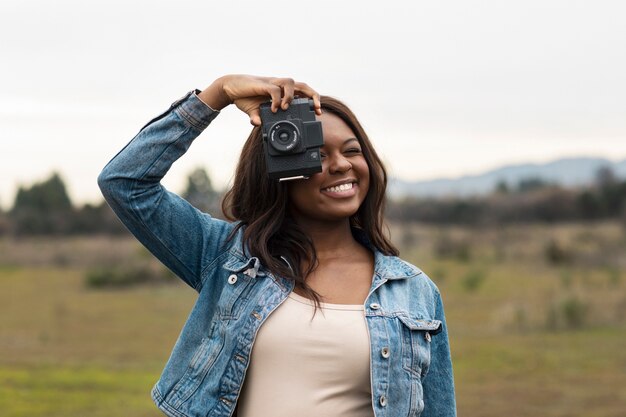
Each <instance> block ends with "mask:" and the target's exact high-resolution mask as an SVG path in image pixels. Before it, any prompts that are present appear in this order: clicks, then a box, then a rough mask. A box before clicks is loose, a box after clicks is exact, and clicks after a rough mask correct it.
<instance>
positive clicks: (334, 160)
mask: <svg viewBox="0 0 626 417" xmlns="http://www.w3.org/2000/svg"><path fill="white" fill-rule="evenodd" d="M351 169H352V164H351V163H350V161H349V160H348V159H347V158H346V157H345V156H343V155H342V154H336V155H333V156H331V157H330V158H329V165H328V171H329V172H330V173H331V174H341V173H343V172H348V171H350V170H351Z"/></svg>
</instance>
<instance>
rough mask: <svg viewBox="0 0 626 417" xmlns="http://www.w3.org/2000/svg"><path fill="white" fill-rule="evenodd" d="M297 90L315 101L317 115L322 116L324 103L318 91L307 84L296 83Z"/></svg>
mask: <svg viewBox="0 0 626 417" xmlns="http://www.w3.org/2000/svg"><path fill="white" fill-rule="evenodd" d="M295 90H296V91H297V92H299V93H302V94H304V95H305V96H307V97H309V98H311V99H312V100H313V107H314V108H315V113H316V114H317V115H321V114H322V102H321V100H320V95H319V93H318V92H317V91H315V90H314V89H312V88H311V87H309V85H308V84H307V83H296V84H295Z"/></svg>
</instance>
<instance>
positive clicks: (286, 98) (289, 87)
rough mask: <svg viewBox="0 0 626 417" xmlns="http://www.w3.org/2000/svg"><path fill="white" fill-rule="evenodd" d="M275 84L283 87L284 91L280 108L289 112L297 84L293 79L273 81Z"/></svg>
mask: <svg viewBox="0 0 626 417" xmlns="http://www.w3.org/2000/svg"><path fill="white" fill-rule="evenodd" d="M272 83H273V84H276V85H277V86H279V87H281V89H282V91H281V92H282V100H281V105H280V107H281V108H282V109H283V110H287V108H288V107H289V103H291V100H293V95H294V90H295V82H294V80H293V79H292V78H276V79H274V80H272Z"/></svg>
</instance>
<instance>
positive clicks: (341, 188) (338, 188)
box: [324, 182, 353, 193]
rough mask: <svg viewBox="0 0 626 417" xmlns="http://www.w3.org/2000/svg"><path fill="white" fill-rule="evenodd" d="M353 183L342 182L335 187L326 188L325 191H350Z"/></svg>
mask: <svg viewBox="0 0 626 417" xmlns="http://www.w3.org/2000/svg"><path fill="white" fill-rule="evenodd" d="M352 185H353V183H351V182H349V183H348V184H341V185H337V186H335V187H328V188H324V191H328V192H331V193H341V192H343V191H348V190H351V189H352Z"/></svg>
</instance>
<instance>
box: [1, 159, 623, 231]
mask: <svg viewBox="0 0 626 417" xmlns="http://www.w3.org/2000/svg"><path fill="white" fill-rule="evenodd" d="M181 195H182V196H183V197H184V198H186V199H187V200H188V201H190V202H191V203H192V204H193V205H194V206H195V207H197V208H199V209H200V210H202V211H206V212H209V213H211V214H213V215H215V216H217V217H220V215H221V210H220V201H221V197H222V195H221V193H220V192H218V191H216V190H215V189H214V187H213V185H212V183H211V180H210V178H209V175H208V174H207V172H206V171H205V170H204V169H203V168H196V169H195V170H193V171H192V172H191V173H190V174H189V176H188V178H187V184H186V187H185V189H184V191H183V192H182V193H181ZM387 218H388V219H389V220H391V221H394V222H422V223H434V224H458V225H472V226H476V225H477V226H480V225H489V224H504V223H514V222H516V223H523V222H550V223H554V222H564V221H590V220H600V219H616V218H621V219H624V221H626V180H619V179H618V178H616V177H615V175H614V174H613V172H612V171H611V170H610V169H609V168H603V169H601V170H600V171H598V173H597V175H596V180H595V182H594V184H592V185H589V186H587V187H584V188H578V189H569V188H563V187H561V186H559V185H557V184H553V183H549V182H545V181H543V180H541V179H526V180H523V181H520V182H519V183H518V184H516V185H515V186H511V185H508V184H506V183H504V182H501V183H499V184H498V185H497V187H496V188H495V189H494V191H493V192H492V193H491V194H489V195H485V196H474V197H465V198H460V197H454V198H405V199H401V200H389V201H388V202H387ZM125 233H127V231H126V229H125V228H124V226H123V225H122V224H121V223H120V222H119V220H118V219H117V217H116V216H115V215H114V214H113V212H112V210H111V209H110V208H109V206H108V205H107V204H106V203H105V202H102V203H100V204H97V205H93V204H85V205H83V206H80V207H79V206H76V205H74V204H73V203H72V201H71V199H70V197H69V195H68V193H67V190H66V187H65V183H64V181H63V179H62V178H61V176H60V175H59V174H58V173H53V174H52V175H51V176H50V178H48V179H46V180H45V181H42V182H39V183H35V184H33V185H31V186H21V187H19V189H18V192H17V194H16V196H15V200H14V203H13V206H12V207H11V208H10V209H9V210H8V211H6V212H4V211H0V235H13V236H29V235H79V234H110V235H121V234H125Z"/></svg>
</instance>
